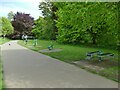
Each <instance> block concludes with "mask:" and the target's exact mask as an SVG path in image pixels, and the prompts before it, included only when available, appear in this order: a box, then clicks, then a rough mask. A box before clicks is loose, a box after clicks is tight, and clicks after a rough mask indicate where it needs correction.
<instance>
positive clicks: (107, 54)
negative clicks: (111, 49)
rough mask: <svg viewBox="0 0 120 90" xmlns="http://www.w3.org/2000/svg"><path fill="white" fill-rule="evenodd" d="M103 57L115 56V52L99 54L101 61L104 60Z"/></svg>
mask: <svg viewBox="0 0 120 90" xmlns="http://www.w3.org/2000/svg"><path fill="white" fill-rule="evenodd" d="M103 57H114V54H112V53H101V54H98V59H99V61H102V60H103V59H102V58H103Z"/></svg>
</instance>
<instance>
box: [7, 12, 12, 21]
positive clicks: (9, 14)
mask: <svg viewBox="0 0 120 90" xmlns="http://www.w3.org/2000/svg"><path fill="white" fill-rule="evenodd" d="M13 17H14V13H13V11H10V12H9V13H8V17H7V18H8V19H9V20H10V21H12V20H13Z"/></svg>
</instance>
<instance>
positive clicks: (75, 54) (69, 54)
mask: <svg viewBox="0 0 120 90" xmlns="http://www.w3.org/2000/svg"><path fill="white" fill-rule="evenodd" d="M18 43H19V44H21V45H22V46H25V47H27V48H29V49H32V50H34V51H38V52H39V50H43V49H47V47H48V46H49V45H50V44H51V41H45V40H38V45H37V46H36V47H34V46H33V41H32V40H29V41H28V44H27V45H25V44H24V43H23V41H19V42H18ZM53 44H54V49H56V48H59V49H62V51H60V52H51V53H43V54H46V55H49V56H51V57H53V58H57V59H59V60H61V61H64V62H67V63H72V62H74V61H82V62H83V61H86V62H87V64H90V65H91V66H99V67H103V68H104V70H100V71H98V70H93V69H90V68H86V67H84V65H82V68H84V69H86V70H89V71H91V72H94V73H97V74H100V75H102V76H106V77H107V78H110V79H112V80H115V81H118V68H117V67H118V64H117V63H118V58H117V56H118V52H117V51H116V50H109V49H105V48H104V49H103V48H93V47H92V48H91V47H87V46H83V45H79V46H78V45H77V46H76V45H63V44H58V43H56V42H53ZM96 50H101V51H103V52H110V53H114V54H115V58H109V59H108V58H107V59H105V60H104V61H102V62H99V61H98V60H97V58H94V59H93V60H92V61H88V60H85V59H86V53H87V52H91V51H96ZM77 66H78V65H77ZM80 67H81V66H80Z"/></svg>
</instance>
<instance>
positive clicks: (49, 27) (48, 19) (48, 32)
mask: <svg viewBox="0 0 120 90" xmlns="http://www.w3.org/2000/svg"><path fill="white" fill-rule="evenodd" d="M39 9H40V10H41V11H42V14H43V16H44V17H43V19H44V20H42V21H44V23H41V22H40V23H38V24H39V25H40V24H43V25H44V26H43V27H42V33H41V34H42V38H44V39H52V40H54V39H56V34H57V27H56V22H55V20H56V19H57V17H56V14H55V12H56V10H57V7H56V6H55V5H54V3H53V2H50V1H49V0H47V1H46V2H41V3H40V5H39ZM38 20H40V19H38ZM40 21H41V20H40ZM40 37H41V36H40Z"/></svg>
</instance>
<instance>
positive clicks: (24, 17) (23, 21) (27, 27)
mask: <svg viewBox="0 0 120 90" xmlns="http://www.w3.org/2000/svg"><path fill="white" fill-rule="evenodd" d="M12 25H13V27H14V29H15V31H17V32H19V33H20V34H30V33H31V30H32V26H33V25H34V18H33V17H31V16H30V14H25V13H21V12H17V13H16V14H15V15H14V18H13V21H12Z"/></svg>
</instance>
